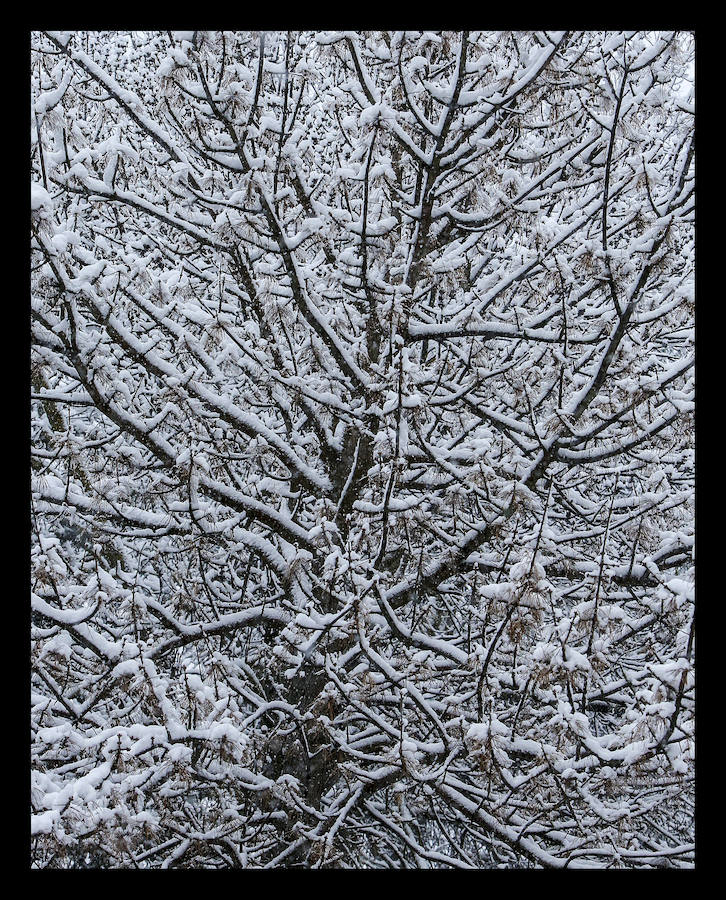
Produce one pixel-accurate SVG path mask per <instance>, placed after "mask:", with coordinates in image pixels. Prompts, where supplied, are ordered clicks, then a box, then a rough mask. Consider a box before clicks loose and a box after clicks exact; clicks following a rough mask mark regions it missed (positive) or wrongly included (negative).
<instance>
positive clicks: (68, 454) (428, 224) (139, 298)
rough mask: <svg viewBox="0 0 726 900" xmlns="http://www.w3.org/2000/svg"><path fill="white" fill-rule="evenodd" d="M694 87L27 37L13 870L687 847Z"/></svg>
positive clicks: (556, 44) (247, 45)
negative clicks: (28, 476) (23, 535)
mask: <svg viewBox="0 0 726 900" xmlns="http://www.w3.org/2000/svg"><path fill="white" fill-rule="evenodd" d="M692 81H693V39H692V37H691V35H689V34H687V33H679V32H676V33H653V32H637V33H636V32H620V33H609V32H608V33H599V32H598V33H594V32H585V33H580V32H557V33H554V32H532V33H530V32H505V33H491V32H476V31H470V32H462V33H459V32H457V33H445V32H435V33H434V32H422V31H407V32H280V33H252V32H201V31H196V32H105V33H90V32H89V33H85V32H84V33H81V32H77V33H71V32H42V33H41V32H36V33H34V34H33V35H32V71H31V82H32V117H31V118H32V162H31V165H32V179H33V182H32V186H31V206H32V215H31V225H32V238H31V241H32V244H31V246H32V251H31V252H32V287H31V304H32V371H31V384H32V398H31V403H32V418H31V424H32V469H33V472H32V527H33V538H32V550H31V555H32V558H31V587H32V593H31V602H32V634H31V638H32V667H33V669H32V702H31V708H32V735H33V737H32V748H33V760H32V805H33V809H32V833H33V844H32V859H33V864H34V865H35V866H37V867H69V866H101V867H106V868H115V867H124V868H131V867H138V868H150V867H161V868H165V867H190V868H191V867H197V868H237V867H252V868H261V867H266V868H272V867H309V868H330V867H333V868H335V867H338V868H429V867H434V868H440V867H444V868H447V867H461V868H489V867H497V866H502V867H526V866H535V867H565V866H566V867H568V868H575V867H582V866H587V867H600V866H602V867H655V866H676V867H678V866H691V865H693V854H694V844H693V756H694V727H693V707H694V677H693V657H694V636H693V611H694V595H693V546H694V535H693V475H694V456H693V407H694V404H693V396H694V376H693V362H694V348H693V324H694V226H693V209H694V127H693V123H694V106H693V102H694V97H693V83H692Z"/></svg>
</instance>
